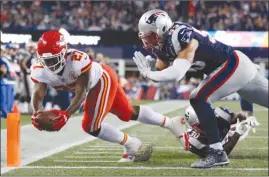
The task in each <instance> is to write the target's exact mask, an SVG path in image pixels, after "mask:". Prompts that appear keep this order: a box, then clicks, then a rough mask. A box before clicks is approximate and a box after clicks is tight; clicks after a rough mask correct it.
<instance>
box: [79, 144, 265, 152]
mask: <svg viewBox="0 0 269 177" xmlns="http://www.w3.org/2000/svg"><path fill="white" fill-rule="evenodd" d="M160 149H170V150H173V149H175V150H183V149H184V148H183V147H180V146H153V150H160ZM236 149H241V150H268V147H250V148H236ZM121 150H122V148H115V149H108V147H106V148H105V147H103V148H98V149H96V148H89V149H78V150H77V151H76V152H81V153H83V154H84V153H87V152H97V153H103V152H112V153H113V152H117V151H121Z"/></svg>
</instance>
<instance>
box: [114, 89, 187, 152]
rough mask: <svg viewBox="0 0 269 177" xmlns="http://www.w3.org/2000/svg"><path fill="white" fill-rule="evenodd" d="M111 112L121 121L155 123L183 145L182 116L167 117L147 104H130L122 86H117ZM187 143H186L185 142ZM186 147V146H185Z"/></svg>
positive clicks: (185, 135) (183, 125)
mask: <svg viewBox="0 0 269 177" xmlns="http://www.w3.org/2000/svg"><path fill="white" fill-rule="evenodd" d="M111 113H113V114H115V115H117V116H118V117H119V119H121V120H122V121H126V122H128V121H130V120H135V121H139V122H141V123H144V124H149V125H157V126H160V127H163V128H166V129H168V130H170V131H171V132H172V133H173V134H174V135H175V136H176V138H177V139H178V140H179V142H180V143H181V144H182V145H183V146H185V142H186V141H185V139H187V134H185V132H186V130H185V122H184V118H183V117H180V116H178V117H174V118H168V117H166V116H164V115H162V114H160V113H158V112H155V111H154V110H153V109H151V108H150V107H148V106H145V105H142V106H132V105H131V103H130V102H129V100H128V99H127V96H126V95H125V93H124V91H123V89H122V88H120V87H119V88H118V90H117V93H116V97H115V100H114V103H113V105H112V109H111ZM187 145H188V143H187ZM186 148H188V147H186Z"/></svg>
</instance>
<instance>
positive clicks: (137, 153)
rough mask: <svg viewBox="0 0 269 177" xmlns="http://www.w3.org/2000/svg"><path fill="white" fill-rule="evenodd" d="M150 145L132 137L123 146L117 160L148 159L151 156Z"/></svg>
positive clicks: (135, 160)
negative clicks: (119, 157)
mask: <svg viewBox="0 0 269 177" xmlns="http://www.w3.org/2000/svg"><path fill="white" fill-rule="evenodd" d="M151 153H152V146H151V145H143V146H142V142H141V141H140V140H139V139H138V138H133V137H132V141H131V142H130V143H128V144H127V145H125V146H124V153H123V155H122V158H121V159H120V160H119V162H141V161H148V160H149V159H150V157H151Z"/></svg>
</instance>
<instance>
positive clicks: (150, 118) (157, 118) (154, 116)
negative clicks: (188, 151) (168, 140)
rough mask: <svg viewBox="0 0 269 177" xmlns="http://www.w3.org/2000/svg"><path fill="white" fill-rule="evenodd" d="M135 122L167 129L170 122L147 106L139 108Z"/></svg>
mask: <svg viewBox="0 0 269 177" xmlns="http://www.w3.org/2000/svg"><path fill="white" fill-rule="evenodd" d="M137 121H139V122H142V123H145V124H150V125H159V126H161V127H164V128H167V127H168V125H169V121H170V120H169V118H166V117H165V116H164V115H162V114H160V113H157V112H155V111H153V110H152V109H151V108H149V107H148V106H140V112H139V116H138V118H137Z"/></svg>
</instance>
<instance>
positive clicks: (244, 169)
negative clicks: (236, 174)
mask: <svg viewBox="0 0 269 177" xmlns="http://www.w3.org/2000/svg"><path fill="white" fill-rule="evenodd" d="M21 168H26V169H108V170H110V169H116V170H194V169H193V168H189V167H146V166H136V167H134V166H132V167H105V166H77V167H75V166H24V167H21ZM203 170H225V171H227V170H229V171H230V170H233V171H268V168H226V167H223V168H220V167H216V168H210V169H203Z"/></svg>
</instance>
